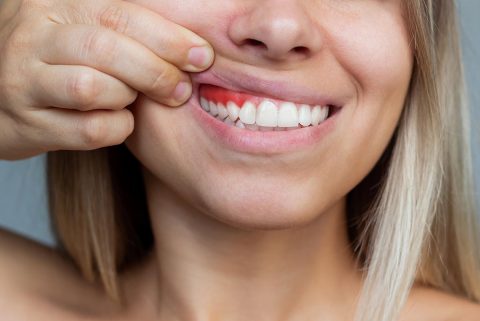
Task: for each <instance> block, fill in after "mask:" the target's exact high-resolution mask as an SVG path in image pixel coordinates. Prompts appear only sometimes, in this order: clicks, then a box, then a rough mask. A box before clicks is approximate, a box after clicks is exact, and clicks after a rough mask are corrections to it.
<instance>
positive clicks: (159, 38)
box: [76, 1, 214, 72]
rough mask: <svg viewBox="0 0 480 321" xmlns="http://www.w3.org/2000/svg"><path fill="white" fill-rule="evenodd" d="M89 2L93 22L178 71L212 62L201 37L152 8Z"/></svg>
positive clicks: (210, 52) (208, 49) (113, 2)
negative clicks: (132, 40)
mask: <svg viewBox="0 0 480 321" xmlns="http://www.w3.org/2000/svg"><path fill="white" fill-rule="evenodd" d="M76 3H78V4H80V3H82V2H79V1H76ZM82 5H83V4H82ZM91 5H92V8H91V9H90V12H95V13H96V15H97V16H96V17H95V18H94V19H95V20H96V21H95V22H97V23H98V24H100V25H101V26H104V27H107V28H109V29H112V30H115V31H117V32H120V33H123V34H125V35H127V36H129V37H131V38H133V39H135V40H136V41H138V42H140V43H142V44H143V45H144V46H146V47H147V48H149V49H150V50H151V51H153V52H154V53H155V54H156V55H158V56H159V57H162V58H163V59H165V60H166V61H168V62H170V63H172V64H173V65H175V66H177V67H178V68H180V69H182V70H185V71H190V72H195V71H201V70H204V69H206V68H207V67H209V66H210V65H211V64H212V62H213V58H214V52H213V49H212V47H211V46H210V44H209V43H208V42H207V41H206V40H205V39H203V38H201V37H200V36H198V35H197V34H195V33H194V32H192V31H191V30H189V29H187V28H185V27H183V26H181V25H179V24H176V23H174V22H172V21H170V20H168V19H166V18H164V17H162V16H161V15H160V14H158V13H156V12H154V11H153V10H149V9H147V8H145V7H142V6H139V5H136V4H134V3H130V2H127V1H108V2H103V1H94V2H93V3H92V4H91ZM93 6H95V8H93ZM92 9H93V11H92ZM79 10H82V9H79ZM193 48H195V49H194V50H192V51H190V50H191V49H193ZM189 58H190V59H189Z"/></svg>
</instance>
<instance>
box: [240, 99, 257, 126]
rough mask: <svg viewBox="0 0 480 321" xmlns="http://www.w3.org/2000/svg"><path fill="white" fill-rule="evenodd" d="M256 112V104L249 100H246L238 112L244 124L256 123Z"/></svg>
mask: <svg viewBox="0 0 480 321" xmlns="http://www.w3.org/2000/svg"><path fill="white" fill-rule="evenodd" d="M255 113H256V108H255V105H254V104H253V103H251V102H249V101H246V102H245V103H244V104H243V106H242V108H241V109H240V112H239V113H238V116H239V117H240V120H241V121H242V122H243V123H244V124H250V125H251V124H255Z"/></svg>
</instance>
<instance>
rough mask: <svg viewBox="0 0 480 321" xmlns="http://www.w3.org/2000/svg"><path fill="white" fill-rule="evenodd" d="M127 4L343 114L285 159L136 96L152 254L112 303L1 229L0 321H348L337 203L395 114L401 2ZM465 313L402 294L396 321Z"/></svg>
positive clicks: (416, 293)
mask: <svg viewBox="0 0 480 321" xmlns="http://www.w3.org/2000/svg"><path fill="white" fill-rule="evenodd" d="M136 4H138V5H141V6H144V7H146V8H149V9H151V10H152V11H153V12H156V13H158V14H159V15H161V16H163V17H165V18H167V19H169V20H171V21H174V22H176V23H178V24H180V25H182V26H185V27H186V28H188V29H190V30H192V31H194V32H195V33H197V34H199V35H201V36H202V37H203V38H205V39H207V40H208V42H209V43H210V44H212V46H213V47H214V48H215V51H216V59H215V63H214V64H213V66H212V70H224V69H227V68H228V69H233V70H236V71H243V72H247V71H248V72H250V73H254V74H259V75H262V76H263V77H265V78H266V79H278V80H281V79H288V80H290V81H291V82H293V83H295V84H296V85H298V86H299V87H302V86H304V87H308V88H310V89H314V90H318V91H324V92H329V91H333V92H336V93H338V94H340V95H342V97H346V101H347V103H346V104H345V105H344V106H343V110H342V112H341V114H340V115H339V118H338V120H337V124H336V126H335V128H334V130H333V131H332V132H331V133H330V135H329V137H328V138H327V139H325V140H322V141H319V142H318V143H317V144H315V145H314V146H312V147H311V148H308V149H305V150H302V151H301V152H297V153H291V154H284V155H274V156H273V155H256V156H254V155H246V154H239V153H234V152H231V151H227V150H224V149H222V147H221V146H220V145H218V143H217V142H214V141H211V140H209V139H208V138H207V137H206V136H205V134H204V133H203V132H202V130H201V128H200V127H199V126H198V124H196V123H195V121H194V120H193V119H192V117H191V115H190V114H189V113H188V111H187V109H186V108H182V107H180V108H178V109H168V108H164V107H166V106H165V105H162V104H161V103H159V102H156V101H154V100H153V99H152V98H151V97H148V96H147V95H140V97H139V99H138V100H137V101H136V103H135V104H134V105H133V106H132V107H131V108H130V110H131V112H132V114H133V116H134V120H135V130H134V131H133V133H132V134H131V135H130V136H129V137H128V139H127V141H126V144H127V146H128V148H129V149H130V150H131V151H132V152H133V154H134V155H135V156H136V157H137V158H138V159H139V160H140V162H141V163H142V165H143V167H144V177H145V184H146V190H147V196H148V205H149V209H150V216H151V221H152V227H153V230H154V234H155V239H156V243H155V247H154V250H153V251H152V253H150V255H149V256H147V257H146V258H145V259H144V260H143V261H142V262H139V263H138V264H137V265H136V266H135V267H133V268H132V269H130V270H128V271H126V272H125V273H124V274H122V275H121V286H122V288H123V290H124V291H125V293H126V305H125V306H123V307H119V306H116V305H115V304H113V303H111V302H109V301H108V300H107V298H106V297H105V296H104V295H103V294H102V293H101V291H100V289H99V287H98V286H95V285H89V284H87V283H86V282H84V281H82V279H81V278H80V276H79V275H78V273H77V272H76V271H75V270H74V269H73V268H72V266H71V265H70V264H69V263H68V262H67V261H66V260H64V259H63V258H61V257H60V256H59V255H58V254H56V253H54V252H53V251H52V250H48V249H46V248H44V247H41V246H39V245H37V244H34V243H32V242H29V241H26V240H24V239H22V238H19V237H17V236H15V235H12V234H10V233H7V232H2V233H0V238H1V241H0V258H2V259H3V258H8V259H6V260H2V262H5V263H2V265H0V283H1V284H2V285H3V284H5V286H4V287H2V288H3V289H6V290H5V291H3V292H0V310H2V311H7V312H6V313H7V314H6V318H7V320H22V319H29V318H31V317H32V316H35V318H36V320H72V321H73V320H85V319H87V318H88V319H89V320H184V321H193V320H209V321H214V320H220V319H228V320H233V321H244V320H266V321H280V320H289V321H292V320H295V321H296V320H312V319H318V320H331V321H347V320H351V319H352V316H353V312H354V309H355V300H356V296H357V295H358V293H359V290H360V287H361V285H362V278H361V274H360V272H359V270H358V266H357V265H356V264H355V260H354V257H353V254H352V253H351V249H350V247H349V244H348V238H347V234H346V226H345V215H346V210H345V195H346V194H347V193H348V192H349V191H350V190H351V189H352V188H353V187H354V186H355V185H356V184H358V183H359V182H360V181H361V179H362V178H363V177H365V175H367V173H368V172H369V171H370V170H371V168H372V167H373V166H374V164H375V163H376V161H377V160H378V159H379V157H380V156H381V154H382V152H383V151H384V149H385V147H386V145H387V144H388V142H389V140H390V138H391V135H392V133H393V131H394V129H395V126H396V125H397V123H398V119H399V116H400V113H401V111H402V107H403V103H404V99H405V95H406V93H407V89H408V84H409V80H410V77H411V72H412V65H413V57H412V52H411V50H410V47H409V45H408V44H409V37H408V34H407V32H406V27H405V24H404V21H403V19H402V11H401V7H400V1H399V0H387V1H374V0H367V1H357V2H344V1H333V0H325V1H317V2H314V1H286V0H270V1H255V0H247V1H240V0H232V1H228V2H226V3H224V4H222V6H218V5H217V4H216V2H214V1H213V0H195V1H194V0H160V1H153V0H143V1H136ZM372 17H375V19H372ZM212 25H215V28H212V27H211V26H212ZM259 30H262V31H263V32H259ZM247 38H252V39H256V40H258V41H261V42H262V43H263V44H264V45H265V47H260V46H255V47H252V46H250V45H249V44H248V43H245V42H243V40H245V39H247ZM366 40H368V41H366ZM297 46H303V47H304V48H306V49H307V51H306V52H305V51H303V52H302V53H298V52H295V51H293V50H292V49H293V48H295V47H297ZM319 75H320V76H319ZM322 75H328V77H327V76H323V77H322ZM192 81H193V84H194V85H195V82H196V80H195V76H192ZM188 103H191V102H187V104H188ZM285 187H288V188H285ZM12 256H13V257H14V259H13V260H12V259H11V257H12ZM32 266H35V269H36V272H37V273H34V275H32V273H31V267H32ZM53 271H54V272H53ZM38 276H42V277H38ZM65 289H69V291H68V292H67V293H66V291H65ZM7 293H8V294H7ZM2 298H3V300H2ZM6 299H8V300H6ZM7 301H8V302H13V303H9V304H8V305H6V304H3V303H2V302H7ZM15 302H22V304H19V303H15ZM2 304H3V305H2ZM433 305H435V308H432V307H433ZM25 306H27V307H31V309H30V308H27V309H25ZM5 307H6V308H5ZM478 313H479V308H478V306H476V305H474V304H472V303H469V302H467V301H465V300H461V299H459V298H455V297H453V296H450V295H446V294H443V293H441V292H438V291H434V290H430V289H426V288H422V287H419V286H416V287H415V288H414V290H413V291H412V294H411V296H410V298H409V301H408V303H407V306H406V308H405V309H404V311H403V312H402V316H401V320H402V321H403V320H404V321H407V320H408V321H415V320H445V321H446V320H465V321H466V320H474V316H475V315H478Z"/></svg>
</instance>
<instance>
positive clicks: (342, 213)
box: [130, 175, 361, 321]
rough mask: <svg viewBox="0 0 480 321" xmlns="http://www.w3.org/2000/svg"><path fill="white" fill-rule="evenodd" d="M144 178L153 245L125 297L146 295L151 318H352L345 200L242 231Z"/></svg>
mask: <svg viewBox="0 0 480 321" xmlns="http://www.w3.org/2000/svg"><path fill="white" fill-rule="evenodd" d="M146 176H147V177H146V180H145V183H146V189H147V197H148V202H149V210H150V217H151V223H152V228H153V232H154V236H155V246H154V249H153V251H152V253H151V256H150V257H149V258H147V260H146V263H145V268H144V269H143V270H142V273H141V274H142V275H143V280H144V282H142V281H139V282H138V284H139V285H138V287H137V291H134V292H132V291H130V295H135V296H136V300H138V296H137V295H138V294H139V292H140V293H141V295H142V296H144V297H148V298H149V299H148V302H149V308H150V309H152V308H153V309H154V311H155V313H156V314H157V319H159V320H163V319H165V320H182V321H194V320H195V321H198V320H205V321H211V320H217V319H228V320H231V321H247V320H266V321H279V320H289V321H292V320H308V319H318V318H320V319H322V318H325V319H328V320H351V318H352V317H353V311H354V309H355V300H356V295H358V293H359V290H360V286H361V277H360V273H359V271H358V268H357V265H356V263H355V260H354V258H353V254H352V251H351V248H350V245H349V241H348V235H347V228H346V220H345V218H346V210H345V199H343V200H341V201H339V202H338V203H337V204H335V205H334V206H333V207H332V208H331V209H330V210H328V211H327V212H324V213H321V214H319V216H318V217H317V219H316V220H315V221H313V222H309V223H308V224H306V225H304V226H300V227H294V228H290V229H284V230H245V229H240V228H236V227H233V226H232V225H227V224H225V223H222V222H220V221H218V220H215V219H214V218H211V217H210V216H208V215H206V214H205V213H202V212H199V211H198V210H197V209H195V208H193V207H191V206H190V205H189V204H188V203H187V202H185V201H184V200H183V199H181V198H180V197H179V196H178V194H175V193H174V192H173V191H171V190H170V189H168V188H167V187H165V186H164V185H162V184H161V183H160V182H159V181H158V180H156V179H154V178H153V177H148V175H146ZM152 280H156V282H152ZM133 293H135V294H133ZM142 309H143V310H145V307H143V308H142Z"/></svg>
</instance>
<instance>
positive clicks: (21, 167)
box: [0, 0, 480, 245]
mask: <svg viewBox="0 0 480 321" xmlns="http://www.w3.org/2000/svg"><path fill="white" fill-rule="evenodd" d="M0 3H1V0H0ZM458 4H459V9H460V15H461V27H462V33H463V48H464V49H463V50H464V56H465V69H466V73H467V81H468V84H469V88H470V99H471V104H472V111H473V114H472V116H473V117H472V125H473V128H474V129H475V130H476V132H475V133H474V134H473V144H474V160H475V161H474V163H475V176H476V182H477V186H479V188H480V136H479V132H480V131H479V130H478V123H479V121H480V90H479V89H480V62H479V58H480V35H479V33H480V19H479V14H480V1H479V0H460V1H458ZM44 171H45V157H44V156H43V155H42V156H38V157H34V158H31V159H28V160H22V161H16V162H7V161H0V226H3V227H6V228H7V229H10V230H13V231H15V232H17V233H20V234H22V235H24V236H26V237H29V238H32V239H34V240H36V241H39V242H41V243H43V244H47V245H53V244H54V243H55V241H54V238H53V237H52V234H51V231H50V226H49V220H48V212H47V208H46V205H47V201H46V192H45V173H44ZM479 188H477V190H478V189H479ZM477 195H478V194H477Z"/></svg>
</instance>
